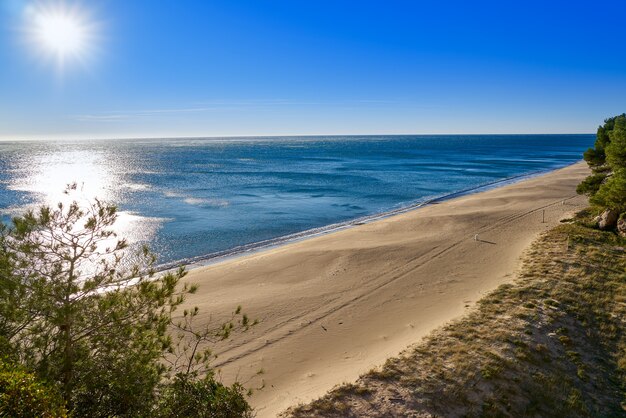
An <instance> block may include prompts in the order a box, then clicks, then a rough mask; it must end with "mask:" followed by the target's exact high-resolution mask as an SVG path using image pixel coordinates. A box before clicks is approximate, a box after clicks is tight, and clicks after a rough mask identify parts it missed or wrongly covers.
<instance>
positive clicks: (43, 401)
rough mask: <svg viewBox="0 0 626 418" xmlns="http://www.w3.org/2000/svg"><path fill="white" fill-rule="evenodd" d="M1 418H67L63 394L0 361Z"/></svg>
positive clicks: (21, 369) (13, 366)
mask: <svg viewBox="0 0 626 418" xmlns="http://www.w3.org/2000/svg"><path fill="white" fill-rule="evenodd" d="M0 417H12V418H30V417H42V418H65V417H67V410H66V409H65V407H64V402H63V399H61V396H60V394H59V393H58V392H57V391H56V390H54V388H51V387H50V386H48V385H46V384H44V383H43V382H41V381H39V380H38V379H37V378H36V377H35V375H33V374H32V373H28V372H27V371H25V370H24V369H23V368H22V367H19V366H16V365H15V364H11V363H10V362H7V361H5V360H0Z"/></svg>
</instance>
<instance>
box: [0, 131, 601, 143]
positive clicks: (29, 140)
mask: <svg viewBox="0 0 626 418" xmlns="http://www.w3.org/2000/svg"><path fill="white" fill-rule="evenodd" d="M452 135H462V136H481V135H483V136H496V135H501V136H522V135H596V133H595V132H561V133H553V132H545V133H537V132H535V133H524V132H521V133H401V134H399V133H394V134H391V133H379V134H371V133H370V134H358V133H357V134H354V133H352V134H279V135H271V134H264V135H209V136H203V135H181V136H120V137H86V136H82V137H69V136H68V137H44V136H38V137H32V138H24V137H22V138H9V137H6V138H3V137H0V142H41V141H127V140H156V139H173V140H176V139H252V138H317V137H329V136H335V137H342V136H343V137H358V136H365V137H375V136H452Z"/></svg>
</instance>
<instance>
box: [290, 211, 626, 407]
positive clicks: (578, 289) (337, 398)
mask: <svg viewBox="0 0 626 418" xmlns="http://www.w3.org/2000/svg"><path fill="white" fill-rule="evenodd" d="M585 216H586V215H585V214H584V213H583V214H581V215H579V217H578V218H577V219H576V220H575V221H571V222H569V223H564V224H562V225H559V226H558V227H556V228H554V229H552V230H550V231H548V232H546V233H545V234H543V235H542V236H541V237H540V238H539V239H538V240H537V241H535V243H534V244H533V245H532V247H531V248H530V249H529V250H528V251H527V253H526V255H525V258H524V263H523V267H522V268H521V270H520V274H519V275H518V278H517V279H516V280H515V281H514V282H513V283H511V284H506V285H502V286H500V287H499V288H498V289H497V290H495V291H494V292H492V293H491V294H489V295H488V296H486V297H484V298H483V299H482V300H480V301H479V302H478V304H477V306H476V307H475V308H474V309H473V310H472V311H471V312H470V313H468V314H467V315H465V316H464V317H463V318H461V319H459V320H457V321H454V322H452V323H451V324H449V325H447V326H445V327H444V328H441V329H439V330H437V331H435V332H434V333H432V334H431V335H430V336H429V337H427V338H426V339H425V340H423V342H421V343H420V344H418V345H416V346H414V347H411V348H409V349H407V350H406V351H405V352H404V353H402V354H401V355H400V356H399V357H397V358H392V359H389V360H388V361H387V362H386V363H385V364H384V365H383V366H382V367H380V368H377V369H375V370H372V371H370V372H369V373H367V374H365V375H363V376H361V378H360V379H359V380H358V381H356V382H355V383H351V384H344V385H341V386H338V387H336V388H335V389H333V390H332V391H330V392H329V393H328V394H326V395H325V396H323V397H322V398H320V399H317V400H315V401H313V402H312V403H310V404H308V405H299V406H297V407H294V408H292V409H290V410H288V411H286V412H285V413H284V414H283V416H289V417H318V416H320V417H321V416H323V417H357V416H359V417H360V416H390V417H391V416H412V417H430V416H445V417H472V416H502V417H523V416H528V417H539V416H541V417H550V416H554V417H618V416H620V417H621V416H626V240H624V239H623V238H620V237H619V236H617V235H615V234H614V233H610V232H601V231H598V230H595V229H592V228H589V227H588V226H586V224H585V219H586V218H585Z"/></svg>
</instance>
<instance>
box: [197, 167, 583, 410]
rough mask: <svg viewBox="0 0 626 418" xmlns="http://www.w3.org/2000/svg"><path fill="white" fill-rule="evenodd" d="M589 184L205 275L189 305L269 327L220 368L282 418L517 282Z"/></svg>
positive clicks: (501, 200) (563, 172) (556, 183)
mask: <svg viewBox="0 0 626 418" xmlns="http://www.w3.org/2000/svg"><path fill="white" fill-rule="evenodd" d="M586 175H588V169H587V166H586V164H584V163H577V164H575V165H572V166H569V167H566V168H563V169H560V170H557V171H554V172H551V173H548V174H545V175H542V176H539V177H535V178H532V179H529V180H524V181H521V182H519V183H516V184H512V185H507V186H504V187H500V188H497V189H493V190H489V191H485V192H481V193H477V194H472V195H467V196H463V197H459V198H455V199H452V200H447V201H443V202H440V203H437V204H431V205H428V206H426V207H423V208H420V209H416V210H414V211H410V212H407V213H403V214H400V215H396V216H392V217H389V218H386V219H382V220H378V221H375V222H372V223H368V224H363V225H359V226H355V227H353V228H350V229H346V230H342V231H338V232H334V233H330V234H327V235H323V236H318V237H315V238H310V239H307V240H304V241H300V242H295V243H290V244H287V245H284V246H281V247H278V248H273V249H269V250H265V251H261V252H258V253H254V254H250V255H247V256H243V257H239V258H236V259H232V260H226V261H223V262H220V263H217V264H214V265H211V266H207V267H202V268H197V269H194V270H191V271H190V273H189V275H188V279H187V280H189V281H190V282H193V283H196V284H198V285H199V286H200V287H199V291H198V293H197V294H195V295H193V296H192V297H190V298H189V300H188V304H189V305H197V306H199V307H200V309H201V314H200V316H199V323H198V324H197V325H201V323H206V322H208V321H210V320H212V321H213V322H219V319H220V318H222V317H224V316H225V315H227V314H228V313H229V312H232V311H233V310H234V308H235V307H236V306H237V305H242V306H243V308H244V311H245V312H247V313H248V314H249V316H250V317H251V318H253V319H255V318H256V319H258V320H259V321H260V323H259V325H257V326H255V327H254V328H253V329H251V330H250V331H248V332H246V333H244V334H240V335H235V336H234V338H232V339H231V340H229V341H227V342H225V343H222V344H220V345H218V346H217V347H216V354H218V358H217V359H216V361H215V362H214V365H215V367H216V368H217V369H220V370H221V374H222V378H223V380H224V381H225V382H226V383H230V382H232V381H233V380H234V379H238V380H239V381H241V382H243V383H244V384H245V385H246V386H247V387H252V388H254V387H258V386H259V385H261V384H262V382H264V384H265V387H264V388H263V389H262V390H260V391H256V392H255V393H254V395H253V396H252V397H251V399H250V402H251V404H252V405H253V406H254V407H255V408H256V410H257V413H258V416H259V417H272V416H276V414H277V413H279V412H280V411H282V410H284V409H285V408H287V407H289V406H291V405H293V404H296V403H299V402H306V401H309V400H311V399H313V398H315V397H318V396H320V395H322V394H323V393H324V392H326V391H327V390H329V389H331V388H332V387H333V386H335V385H336V384H338V383H341V382H347V381H352V380H354V379H356V378H357V377H358V376H359V374H361V373H363V372H365V371H367V370H369V369H371V368H372V367H374V366H376V365H379V364H382V363H383V362H384V361H385V359H387V358H388V357H390V356H394V355H397V354H398V353H399V352H400V351H402V350H403V349H405V348H406V347H407V346H408V345H410V344H412V343H416V342H418V341H419V339H420V338H421V337H422V336H424V335H425V334H427V333H428V332H429V331H431V330H433V329H434V328H436V327H438V326H440V325H442V324H444V323H446V322H447V321H449V320H451V319H453V318H455V317H458V316H460V315H462V314H463V313H464V312H465V311H466V310H467V309H470V308H471V307H472V305H473V303H474V302H476V301H477V300H478V299H480V297H481V296H483V295H484V294H485V293H486V292H489V291H490V290H492V289H494V288H495V287H497V286H498V285H500V284H502V283H505V282H507V281H509V280H511V279H512V278H513V277H514V276H515V273H516V269H517V266H518V262H519V257H520V255H521V254H522V253H523V251H524V249H525V248H526V247H527V246H528V245H529V244H530V242H531V241H532V240H533V239H534V238H535V237H536V236H537V235H538V234H539V233H541V232H542V231H544V230H546V229H548V228H550V227H552V226H554V225H556V224H557V223H558V222H559V220H560V219H562V218H564V217H567V216H569V214H571V213H574V212H575V211H577V210H579V209H581V208H583V207H584V206H585V205H586V204H587V199H586V198H585V197H583V196H578V195H577V194H576V192H575V188H576V185H577V184H578V183H579V182H580V181H581V180H582V179H583V178H584V177H585V176H586ZM476 234H478V236H477V237H476ZM476 238H477V239H476ZM261 369H262V370H263V374H261V375H256V373H257V372H258V371H259V370H261Z"/></svg>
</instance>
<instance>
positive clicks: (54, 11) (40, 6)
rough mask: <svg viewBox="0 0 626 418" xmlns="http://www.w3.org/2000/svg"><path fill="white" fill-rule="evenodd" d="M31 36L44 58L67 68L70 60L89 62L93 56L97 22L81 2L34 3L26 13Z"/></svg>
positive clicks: (36, 48) (28, 30) (60, 67)
mask: <svg viewBox="0 0 626 418" xmlns="http://www.w3.org/2000/svg"><path fill="white" fill-rule="evenodd" d="M26 17H27V22H26V27H27V29H26V30H27V32H28V33H29V39H30V41H31V43H32V44H33V45H34V47H35V50H36V51H37V52H38V53H39V55H40V57H41V58H48V59H50V58H52V59H53V60H55V61H56V62H57V64H58V66H59V69H63V67H65V66H66V64H69V62H70V61H80V62H82V63H83V64H85V63H86V62H87V61H89V59H90V58H91V57H92V56H93V53H94V48H95V45H94V43H95V42H94V41H95V35H96V27H97V25H96V24H95V23H94V22H93V21H92V20H91V19H90V14H88V13H86V11H85V9H82V8H79V7H78V3H73V6H70V5H69V3H66V2H46V3H44V2H39V3H34V4H33V5H32V6H31V7H29V8H28V10H27V12H26Z"/></svg>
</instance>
